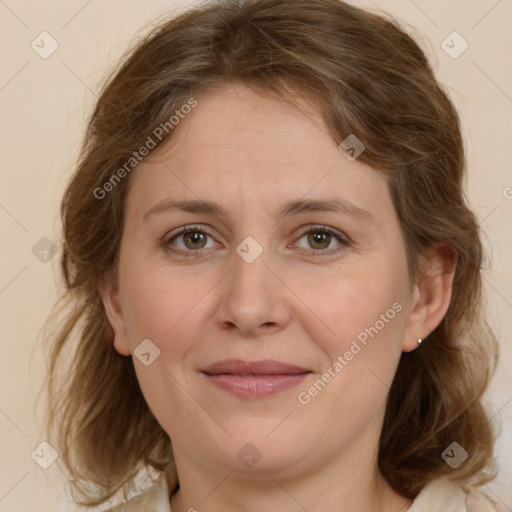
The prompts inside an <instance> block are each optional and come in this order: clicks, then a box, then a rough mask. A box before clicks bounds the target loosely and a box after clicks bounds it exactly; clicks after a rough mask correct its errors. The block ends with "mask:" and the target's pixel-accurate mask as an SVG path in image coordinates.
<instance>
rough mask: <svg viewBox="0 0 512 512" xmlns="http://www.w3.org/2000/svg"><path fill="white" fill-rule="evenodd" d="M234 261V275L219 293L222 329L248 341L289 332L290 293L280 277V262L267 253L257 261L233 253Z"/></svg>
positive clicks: (263, 253)
mask: <svg viewBox="0 0 512 512" xmlns="http://www.w3.org/2000/svg"><path fill="white" fill-rule="evenodd" d="M232 261H233V264H232V267H231V271H230V272H229V273H228V275H227V276H226V278H225V279H223V283H222V285H221V288H220V290H219V291H220V293H221V294H222V295H221V300H220V301H219V307H218V310H217V319H218V322H219V324H220V326H221V327H222V328H223V329H227V330H233V331H235V330H236V331H238V333H239V334H242V335H244V336H248V337H255V336H258V335H262V334H271V333H273V332H277V331H280V330H282V329H284V328H286V326H287V325H288V323H289V322H290V316H291V311H290V303H289V301H288V295H289V293H290V291H289V289H288V288H287V287H286V285H285V284H284V282H283V280H282V278H281V279H280V278H279V277H278V275H279V271H278V268H277V262H276V261H275V259H273V258H272V257H271V255H270V250H267V249H264V250H263V252H262V253H261V254H260V255H259V256H258V257H257V258H256V259H255V260H254V261H251V259H250V258H247V259H244V258H243V257H242V256H240V255H239V254H238V253H237V252H234V253H233V257H232ZM273 267H275V268H273Z"/></svg>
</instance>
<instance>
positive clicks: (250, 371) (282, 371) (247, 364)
mask: <svg viewBox="0 0 512 512" xmlns="http://www.w3.org/2000/svg"><path fill="white" fill-rule="evenodd" d="M200 371H201V372H203V373H206V374H208V375H222V374H231V375H300V374H303V373H310V370H308V369H307V368H303V367H301V366H297V365H294V364H288V363H283V362H281V361H276V360H273V359H264V360H261V361H245V360H243V359H225V360H223V361H217V362H216V363H213V364H212V365H210V366H208V367H206V368H203V369H201V370H200Z"/></svg>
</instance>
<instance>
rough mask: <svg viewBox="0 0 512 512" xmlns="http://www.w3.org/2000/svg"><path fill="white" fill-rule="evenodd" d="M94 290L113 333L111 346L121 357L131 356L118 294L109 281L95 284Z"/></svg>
mask: <svg viewBox="0 0 512 512" xmlns="http://www.w3.org/2000/svg"><path fill="white" fill-rule="evenodd" d="M96 288H97V290H98V293H99V294H100V297H101V300H102V302H103V307H104V309H105V313H106V316H107V319H108V322H109V323H110V327H111V328H112V331H113V333H114V334H113V341H112V343H113V345H114V348H115V349H116V351H117V352H119V353H120V354H121V355H123V356H129V355H130V354H131V348H130V343H129V337H128V331H127V329H126V326H125V321H124V316H123V311H122V308H121V305H120V302H119V297H118V292H117V289H116V287H115V286H114V285H113V284H112V282H111V280H109V281H108V282H105V281H102V282H97V285H96Z"/></svg>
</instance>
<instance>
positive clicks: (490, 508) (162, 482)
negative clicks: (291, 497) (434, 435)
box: [110, 473, 502, 512]
mask: <svg viewBox="0 0 512 512" xmlns="http://www.w3.org/2000/svg"><path fill="white" fill-rule="evenodd" d="M500 510H502V509H500V508H497V505H493V504H492V503H491V501H489V500H488V499H487V498H486V497H485V496H484V495H483V494H481V493H480V492H479V491H478V490H475V489H473V490H469V491H468V490H465V489H464V488H463V487H462V486H460V485H458V484H455V483H453V482H450V481H449V480H434V481H433V482H430V483H429V484H428V485H426V486H425V487H424V488H423V490H422V491H421V492H420V493H419V494H418V496H417V497H416V499H415V500H414V503H413V504H412V505H411V506H410V507H409V508H408V509H407V512H500ZM110 512H172V511H171V507H170V505H169V488H168V484H167V479H166V478H165V474H164V473H162V475H161V476H160V478H159V479H158V481H157V482H156V483H155V484H154V485H153V486H152V487H150V488H149V489H148V490H146V491H145V492H143V493H142V494H140V495H138V496H136V497H134V498H132V499H130V500H129V501H128V502H126V503H124V504H122V505H119V506H118V507H115V508H113V509H111V510H110Z"/></svg>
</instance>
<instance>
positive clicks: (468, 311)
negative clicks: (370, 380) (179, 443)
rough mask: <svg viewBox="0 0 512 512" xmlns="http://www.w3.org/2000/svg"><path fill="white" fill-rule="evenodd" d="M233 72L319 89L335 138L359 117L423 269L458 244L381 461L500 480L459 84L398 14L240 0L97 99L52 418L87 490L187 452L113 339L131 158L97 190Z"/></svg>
mask: <svg viewBox="0 0 512 512" xmlns="http://www.w3.org/2000/svg"><path fill="white" fill-rule="evenodd" d="M234 81H240V82H242V83H244V84H246V85H248V86H250V87H253V88H255V89H258V90H259V91H269V92H271V93H275V94H279V95H280V97H282V98H283V100H284V99H285V97H286V96H287V93H288V92H289V89H290V88H300V89H302V90H304V91H307V92H308V93H309V94H310V96H311V97H312V98H314V100H315V101H316V102H317V104H318V106H319V108H320V110H321V112H322V115H323V118H324V120H325V123H326V125H327V127H328V128H329V132H330V133H331V135H332V138H333V140H334V141H335V142H336V143H337V144H338V143H340V142H341V141H342V140H344V139H345V138H346V137H347V135H349V134H356V136H357V137H358V138H359V139H360V140H361V141H363V142H364V144H365V146H366V149H365V151H364V152H363V153H362V154H361V155H360V157H359V159H360V160H361V161H363V162H365V163H368V164H370V165H372V166H374V167H375V168H378V169H379V170H381V172H383V173H384V175H385V176H386V179H387V180H388V183H389V187H390V192H391V195H392V198H393V201H394V205H395V208H396V211H397V212H398V215H399V219H400V222H401V226H402V229H403V233H404V235H405V240H406V246H407V251H408V257H409V263H410V271H411V276H415V277H417V271H418V269H417V263H416V262H417V261H418V255H419V254H420V253H421V251H422V250H423V249H425V248H427V247H430V246H433V245H437V244H444V245H446V246H449V247H451V248H453V249H454V250H455V252H456V254H457V266H456V270H455V280H454V285H453V297H452V301H451V304H450V307H449V310H448V312H447V314H446V316H445V318H444V319H443V321H442V322H441V324H440V325H439V326H438V327H437V328H436V329H435V330H434V331H433V332H432V333H431V334H430V336H429V337H428V339H427V340H426V341H425V343H424V344H423V345H422V346H421V348H420V349H418V350H415V351H413V352H411V353H404V354H403V355H402V357H401V361H400V364H399V367H398V370H397V373H396V377H395V379H394V382H393V384H392V387H391V389H390V393H389V399H388V405H387V411H386V416H385V421H384V426H383V430H382V435H381V439H380V450H379V466H380V470H381V472H382V473H383V475H384V476H385V478H386V479H387V480H388V482H389V483H390V485H391V486H392V487H393V488H394V489H395V490H396V491H397V492H398V493H400V494H402V495H404V496H406V497H409V498H413V497H415V496H416V495H417V494H418V492H419V491H420V490H421V489H422V487H423V486H424V485H425V484H426V483H428V482H429V481H430V480H432V479H434V478H437V477H440V476H446V477H449V478H452V479H456V480H460V481H467V480H468V479H469V478H470V477H472V476H475V475H477V477H478V480H479V482H480V483H483V482H486V481H488V480H490V478H492V475H491V474H490V473H489V472H487V471H486V468H488V467H490V462H491V460H492V450H493V445H494V434H493V429H492V426H491V424H490V420H489V418H488V417H487V415H486V412H485V410H484V408H483V407H482V404H481V399H482V394H483V392H484V390H485V389H486V386H487V382H488V380H489V378H490V375H491V373H492V370H493V368H494V366H495V362H496V357H497V348H496V341H495V338H494V336H493V334H492V332H491V330H490V329H489V327H488V325H487V323H486V321H485V319H484V317H483V314H482V296H481V273H480V270H481V266H482V246H481V242H480V238H479V232H478V225H477V222H476V220H475V216H474V214H473V213H472V212H471V211H470V210H469V209H468V207H467V204H466V200H465V197H464V193H463V190H462V187H463V177H464V172H465V157H464V148H463V143H462V139H461V134H460V128H459V119H458V116H457V113H456V111H455V109H454V107H453V105H452V103H451V101H450V100H449V98H448V95H447V94H446V93H445V92H444V91H443V89H442V88H441V86H440V85H439V84H438V82H437V81H436V79H435V77H434V74H433V71H432V68H431V66H430V65H429V63H428V61H427V59H426V57H425V55H424V53H423V51H422V50H421V49H420V47H419V46H418V44H417V43H415V42H414V41H413V39H412V38H411V37H410V36H409V35H407V34H406V33H405V31H404V30H403V29H402V28H400V26H399V24H398V23H397V22H396V21H395V20H393V19H389V18H388V17H387V16H384V15H377V14H373V13H370V12H368V11H365V10H362V9H359V8H356V7H353V6H350V5H348V4H346V3H343V2H341V1H338V0H293V1H292V0H280V1H276V0H247V1H226V0H224V1H217V2H215V3H213V4H211V3H210V4H208V5H204V6H200V7H195V8H193V9H191V10H189V11H187V12H185V13H183V14H182V15H180V16H179V17H177V18H175V19H172V20H170V21H167V22H166V23H164V24H162V25H161V26H160V27H159V28H158V29H157V30H156V31H154V32H152V33H151V34H149V35H148V36H147V37H146V38H145V39H144V40H143V41H142V42H140V43H138V44H137V45H136V46H135V48H134V49H133V50H132V51H130V53H129V54H128V55H127V57H126V58H125V60H124V62H123V64H122V65H121V67H120V69H119V70H118V71H117V72H116V73H115V74H114V76H113V77H112V78H111V79H110V81H109V82H108V83H107V84H106V85H105V87H104V89H103V91H102V94H101V96H100V98H99V100H98V101H97V104H96V107H95V110H94V112H93V114H92V116H91V119H90V122H89V125H88V129H87V132H86V135H85V140H84V144H83V149H82V154H81V159H80V162H79V165H78V168H77V170H76V172H75V173H74V175H73V177H72V179H71V181H70V183H69V186H68V188H67V191H66V193H65V196H64V199H63V203H62V219H63V227H64V234H63V237H64V242H63V254H62V260H61V269H62V273H63V276H64V280H65V286H66V290H65V293H64V296H63V301H64V303H65V304H67V305H68V306H69V305H71V307H72V310H71V312H70V311H69V310H66V313H65V317H64V320H63V322H62V323H61V324H59V326H58V332H57V333H56V334H55V335H54V336H53V337H52V340H51V343H52V347H51V352H50V356H49V361H50V368H49V378H48V389H49V397H50V409H49V421H48V425H49V429H50V431H55V432H56V434H57V440H56V442H57V443H58V445H59V446H60V455H61V458H62V460H63V461H64V463H65V465H66V469H67V471H69V474H70V476H71V479H72V481H73V484H74V489H75V490H76V491H77V492H78V494H79V498H80V501H81V502H82V503H84V504H86V505H89V506H93V505H97V504H100V503H102V502H104V501H105V500H107V499H108V498H109V497H111V496H113V494H114V493H115V492H116V491H118V490H119V489H121V488H122V487H123V486H125V485H126V484H127V483H128V482H130V481H132V479H133V477H134V475H136V474H137V473H138V472H139V471H140V470H141V469H142V468H148V467H150V468H154V469H156V470H157V471H161V470H163V469H164V467H165V465H166V464H167V463H169V462H170V461H172V460H173V456H172V448H171V444H170V442H169V437H168V435H167V434H166V432H165V431H164V430H163V429H162V427H161V426H160V425H159V424H158V422H157V421H156V419H155V418H154V416H153V415H152V413H151V411H150V410H149V408H148V406H147V404H146V402H145V400H144V397H143V395H142V393H141V390H140V388H139V385H138V382H137V378H136V375H135V371H134V368H133V363H132V360H131V358H130V357H124V356H122V355H120V354H118V353H117V352H116V351H115V350H114V348H113V344H112V331H111V328H110V326H109V323H108V320H107V318H106V314H105V311H104V308H103V305H102V302H101V300H100V296H99V294H98V291H97V283H98V280H99V279H101V278H102V277H104V276H107V275H115V272H116V262H117V257H118V253H119V247H120V240H121V236H122V228H123V206H124V200H125V197H126V193H127V187H128V185H129V181H130V180H129V176H126V177H125V178H124V179H122V180H118V181H116V182H115V183H114V185H115V186H113V187H112V188H113V190H112V191H111V192H109V193H108V194H104V197H101V198H100V199H98V196H99V194H98V193H96V194H95V193H94V191H97V190H99V189H101V188H102V187H103V185H104V184H105V183H106V182H107V181H109V180H111V179H112V176H113V174H115V173H116V172H117V170H118V169H120V168H122V166H123V165H124V164H125V163H126V162H127V161H128V160H129V159H130V157H132V156H133V152H134V151H137V150H138V149H139V148H140V147H142V146H143V145H144V144H145V142H146V141H147V137H148V135H150V134H151V133H152V132H153V131H154V129H155V127H158V126H160V125H161V124H162V123H166V122H168V120H169V117H170V116H171V115H172V114H173V113H174V112H175V110H176V109H179V108H180V107H181V106H182V105H183V104H185V103H186V102H187V100H189V99H190V98H191V97H192V96H193V97H195V98H200V94H201V93H202V92H204V91H208V89H211V88H213V87H221V86H222V85H224V84H227V83H230V82H234ZM171 135H172V131H171V130H169V132H168V134H166V137H169V136H171ZM166 137H164V138H163V140H165V138H166ZM66 354H68V356H66ZM70 361H71V362H70ZM61 371H62V373H61ZM453 441H456V442H458V443H459V444H460V445H461V446H462V447H463V448H464V449H465V450H466V451H467V452H468V453H469V458H468V459H467V460H466V462H465V463H464V464H462V465H461V466H460V467H459V468H458V469H455V470H454V469H452V468H451V467H450V466H449V465H448V464H447V463H446V462H445V461H444V460H443V459H442V457H441V453H442V452H443V450H444V449H445V448H446V447H447V446H448V445H450V444H451V443H452V442H453ZM174 479H175V480H176V475H174Z"/></svg>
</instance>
